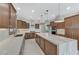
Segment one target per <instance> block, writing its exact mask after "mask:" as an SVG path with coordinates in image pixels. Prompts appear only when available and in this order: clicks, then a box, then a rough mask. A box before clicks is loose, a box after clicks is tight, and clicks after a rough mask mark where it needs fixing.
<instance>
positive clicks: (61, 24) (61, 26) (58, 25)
mask: <svg viewBox="0 0 79 59" xmlns="http://www.w3.org/2000/svg"><path fill="white" fill-rule="evenodd" d="M50 26H51V27H53V28H56V29H64V28H65V23H64V22H50Z"/></svg>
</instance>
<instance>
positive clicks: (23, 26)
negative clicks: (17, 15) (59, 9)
mask: <svg viewBox="0 0 79 59" xmlns="http://www.w3.org/2000/svg"><path fill="white" fill-rule="evenodd" d="M17 28H18V29H26V28H29V23H26V22H25V21H22V20H17Z"/></svg>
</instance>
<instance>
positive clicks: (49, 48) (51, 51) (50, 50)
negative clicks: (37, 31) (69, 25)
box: [45, 40, 57, 55]
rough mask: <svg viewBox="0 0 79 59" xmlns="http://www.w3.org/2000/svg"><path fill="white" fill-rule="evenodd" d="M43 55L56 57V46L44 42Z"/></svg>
mask: <svg viewBox="0 0 79 59" xmlns="http://www.w3.org/2000/svg"><path fill="white" fill-rule="evenodd" d="M45 54H47V55H57V46H56V45H54V44H51V43H50V42H48V41H47V40H45Z"/></svg>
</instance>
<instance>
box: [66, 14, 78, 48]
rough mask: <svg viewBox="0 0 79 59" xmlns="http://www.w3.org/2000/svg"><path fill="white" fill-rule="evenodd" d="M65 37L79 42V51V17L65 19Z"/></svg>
mask: <svg viewBox="0 0 79 59" xmlns="http://www.w3.org/2000/svg"><path fill="white" fill-rule="evenodd" d="M65 33H66V34H65V36H67V37H69V38H73V39H76V40H78V49H79V15H74V16H70V17H67V18H65Z"/></svg>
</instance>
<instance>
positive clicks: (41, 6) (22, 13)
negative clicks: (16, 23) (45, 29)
mask: <svg viewBox="0 0 79 59" xmlns="http://www.w3.org/2000/svg"><path fill="white" fill-rule="evenodd" d="M14 6H15V8H16V10H17V17H18V19H21V20H25V21H27V20H28V21H29V20H35V21H36V22H38V20H42V21H45V20H47V19H48V20H54V19H55V18H56V16H58V15H61V16H62V17H68V16H71V15H74V14H78V13H79V4H78V3H14ZM46 10H48V14H45V13H46ZM41 15H42V16H41Z"/></svg>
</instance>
